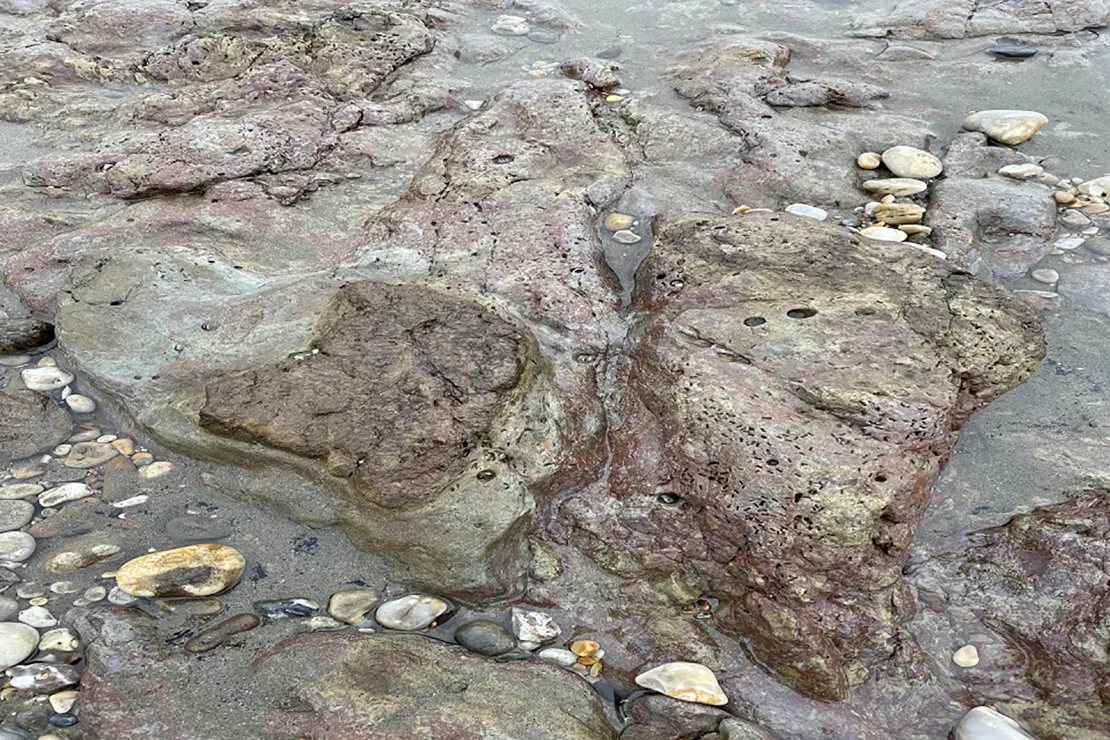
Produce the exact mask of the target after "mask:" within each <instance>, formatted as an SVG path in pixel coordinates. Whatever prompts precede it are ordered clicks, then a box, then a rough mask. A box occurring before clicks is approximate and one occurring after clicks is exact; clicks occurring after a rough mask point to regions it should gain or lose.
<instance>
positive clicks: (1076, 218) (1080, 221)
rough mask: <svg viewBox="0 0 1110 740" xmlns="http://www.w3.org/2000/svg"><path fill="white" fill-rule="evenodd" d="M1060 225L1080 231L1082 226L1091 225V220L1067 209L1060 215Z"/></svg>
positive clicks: (1071, 209) (1078, 212)
mask: <svg viewBox="0 0 1110 740" xmlns="http://www.w3.org/2000/svg"><path fill="white" fill-rule="evenodd" d="M1060 223H1062V224H1063V225H1064V226H1071V227H1072V228H1076V229H1080V228H1083V227H1084V226H1090V225H1091V219H1089V218H1087V217H1086V216H1085V215H1083V213H1082V212H1080V211H1077V210H1075V209H1073V208H1069V209H1068V210H1066V211H1064V212H1063V213H1061V214H1060Z"/></svg>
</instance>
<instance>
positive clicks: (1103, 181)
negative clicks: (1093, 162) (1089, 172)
mask: <svg viewBox="0 0 1110 740" xmlns="http://www.w3.org/2000/svg"><path fill="white" fill-rule="evenodd" d="M1078 190H1079V192H1081V193H1083V194H1084V195H1093V196H1095V197H1096V198H1105V197H1107V196H1108V195H1110V175H1103V176H1102V177H1096V178H1095V179H1093V180H1086V181H1085V182H1081V183H1079V185H1078Z"/></svg>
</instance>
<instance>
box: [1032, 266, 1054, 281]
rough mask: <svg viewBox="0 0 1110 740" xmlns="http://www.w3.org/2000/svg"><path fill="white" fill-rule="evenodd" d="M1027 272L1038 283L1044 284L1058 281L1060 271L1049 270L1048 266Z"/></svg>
mask: <svg viewBox="0 0 1110 740" xmlns="http://www.w3.org/2000/svg"><path fill="white" fill-rule="evenodd" d="M1029 274H1030V275H1031V276H1032V278H1033V279H1034V280H1036V281H1037V282H1038V283H1044V284H1045V285H1055V284H1056V283H1058V282H1059V281H1060V273H1058V272H1056V271H1055V270H1050V269H1048V268H1040V269H1038V270H1033V272H1031V273H1029Z"/></svg>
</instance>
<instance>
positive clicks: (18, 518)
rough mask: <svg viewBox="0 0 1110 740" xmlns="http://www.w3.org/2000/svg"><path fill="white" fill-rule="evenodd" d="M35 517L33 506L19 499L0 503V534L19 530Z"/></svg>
mask: <svg viewBox="0 0 1110 740" xmlns="http://www.w3.org/2000/svg"><path fill="white" fill-rule="evenodd" d="M34 516H35V505H34V504H32V503H31V502H30V501H21V500H19V499H15V500H8V501H0V532H10V531H12V530H13V529H19V528H20V527H22V526H23V525H25V524H26V523H27V522H29V521H31V519H32V518H33V517H34Z"/></svg>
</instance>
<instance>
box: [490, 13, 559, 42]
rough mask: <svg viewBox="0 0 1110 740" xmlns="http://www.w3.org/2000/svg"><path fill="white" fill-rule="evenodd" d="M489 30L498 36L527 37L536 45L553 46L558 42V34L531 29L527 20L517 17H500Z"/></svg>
mask: <svg viewBox="0 0 1110 740" xmlns="http://www.w3.org/2000/svg"><path fill="white" fill-rule="evenodd" d="M490 30H491V31H493V32H494V33H496V34H497V35H498V36H527V37H528V40H529V41H533V42H535V43H537V44H555V43H558V42H559V34H557V33H554V32H552V31H543V30H540V29H534V28H532V25H531V24H530V23H529V22H528V19H527V18H523V17H521V16H519V15H502V16H498V18H497V20H496V21H495V22H494V24H493V25H492V26H490Z"/></svg>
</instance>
